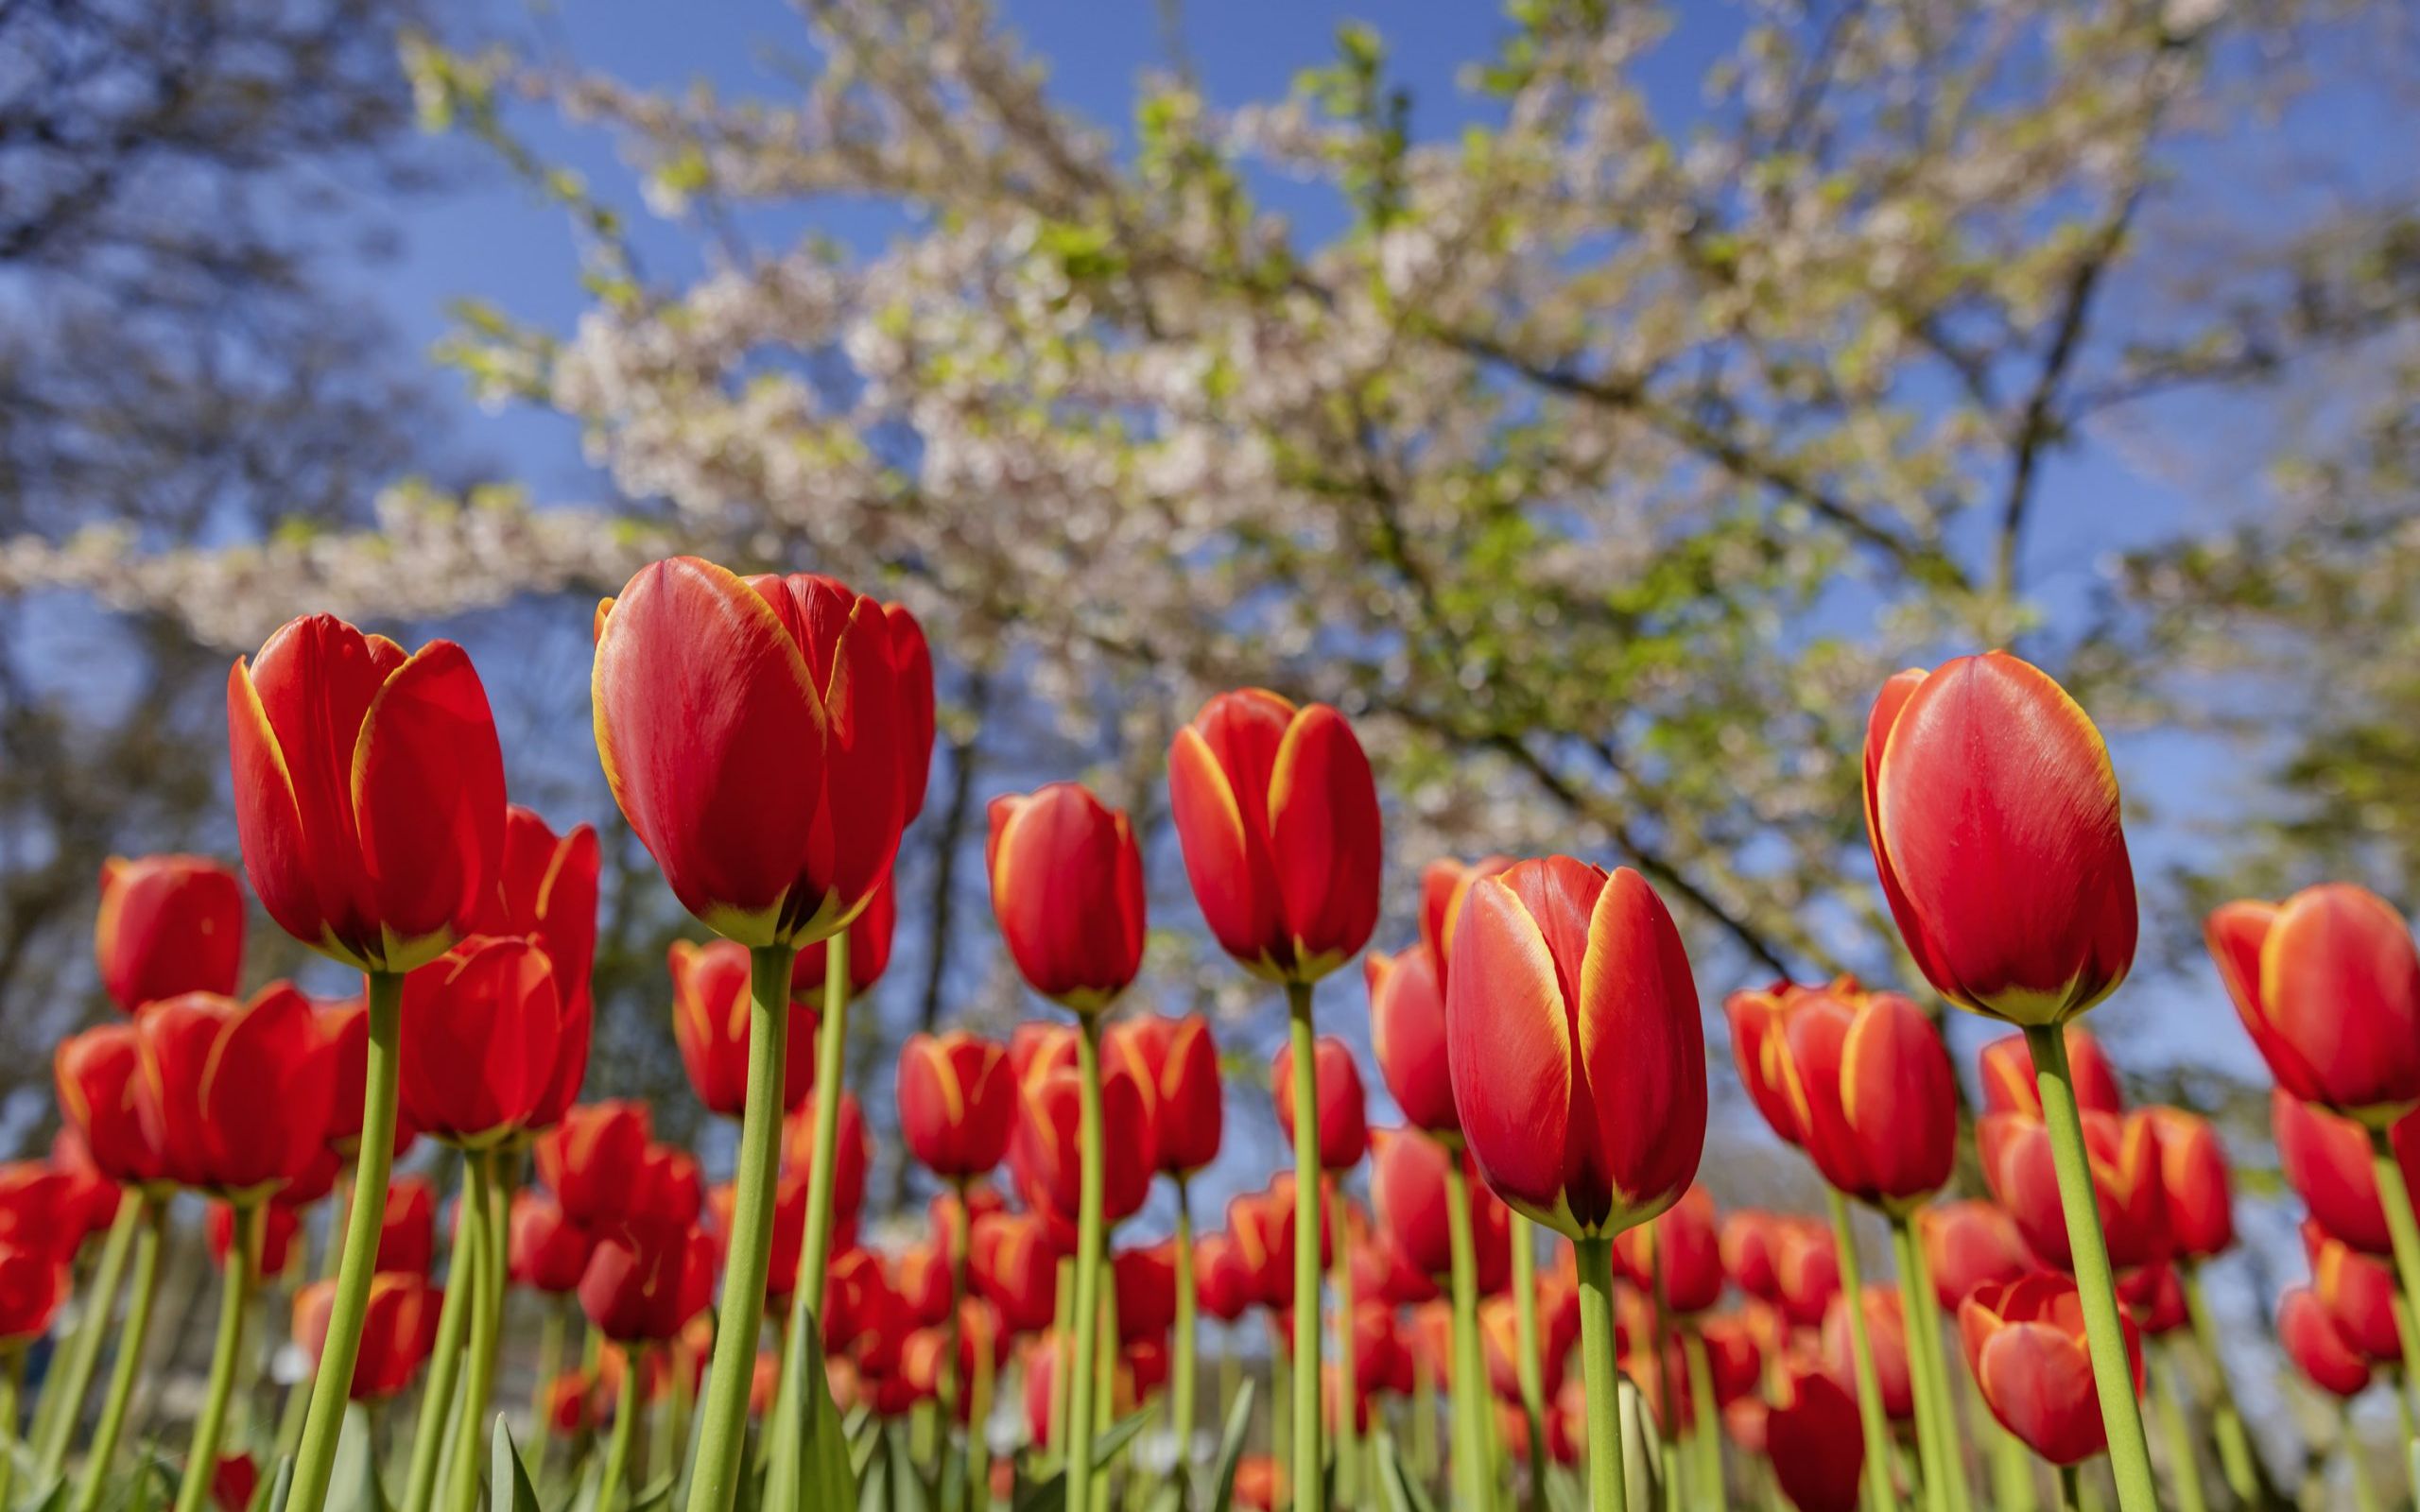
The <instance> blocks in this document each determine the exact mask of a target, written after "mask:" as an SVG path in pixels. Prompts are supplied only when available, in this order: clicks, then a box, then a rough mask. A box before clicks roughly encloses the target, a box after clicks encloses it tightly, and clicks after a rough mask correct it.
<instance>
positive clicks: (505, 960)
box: [398, 935, 563, 1149]
mask: <svg viewBox="0 0 2420 1512" xmlns="http://www.w3.org/2000/svg"><path fill="white" fill-rule="evenodd" d="M562 1023H563V1020H562V998H561V997H559V996H558V995H557V993H556V990H555V973H554V966H553V964H552V963H551V962H550V961H548V960H547V958H546V953H545V952H544V951H543V950H541V949H539V947H538V945H537V943H536V942H535V941H534V940H532V939H530V938H528V937H526V936H525V937H520V938H497V937H495V936H489V935H474V936H471V937H470V938H469V939H467V940H464V941H463V942H462V943H461V944H459V945H457V946H455V947H454V948H453V949H452V950H450V951H448V952H446V954H443V955H441V956H440V957H439V958H438V959H436V960H434V961H431V962H430V963H429V964H428V965H426V966H423V967H422V968H421V969H420V970H418V971H414V972H412V974H411V975H410V976H408V977H406V978H405V980H404V1014H403V1051H402V1062H403V1064H402V1070H401V1074H400V1075H399V1077H398V1090H399V1091H400V1093H401V1096H402V1100H403V1106H404V1108H406V1111H407V1112H408V1113H409V1115H410V1117H411V1121H412V1123H413V1124H414V1125H416V1126H417V1127H419V1128H420V1129H421V1130H422V1132H423V1133H425V1134H428V1135H429V1136H430V1137H432V1138H434V1139H439V1140H443V1141H444V1142H446V1143H449V1144H458V1145H460V1146H462V1147H463V1148H465V1149H485V1148H488V1147H489V1146H491V1145H493V1144H496V1143H500V1142H501V1141H503V1140H505V1139H507V1138H509V1137H510V1136H511V1135H513V1134H516V1133H518V1132H520V1131H521V1130H522V1129H524V1128H526V1127H527V1126H528V1123H529V1118H530V1115H531V1114H532V1113H534V1112H536V1111H537V1108H538V1105H539V1102H540V1100H541V1099H542V1098H544V1096H545V1095H546V1091H547V1089H548V1088H549V1087H550V1086H551V1085H553V1082H554V1075H555V1057H556V1056H557V1055H558V1054H559V1053H560V1052H561V1050H562Z"/></svg>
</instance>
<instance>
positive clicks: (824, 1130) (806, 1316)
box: [766, 929, 849, 1512]
mask: <svg viewBox="0 0 2420 1512" xmlns="http://www.w3.org/2000/svg"><path fill="white" fill-rule="evenodd" d="M788 990H789V988H788V986H787V983H786V984H784V987H783V993H784V995H785V998H787V993H788ZM848 1045H849V932H848V931H847V930H845V929H844V930H842V931H840V933H838V935H835V936H832V937H831V938H830V939H827V940H825V941H824V942H823V1014H822V1018H821V1022H819V1023H818V1024H817V1026H816V1032H815V1150H814V1153H813V1155H812V1156H811V1157H810V1159H809V1161H808V1165H807V1173H806V1232H805V1234H804V1236H803V1237H802V1239H801V1242H800V1244H799V1250H798V1280H796V1281H795V1282H794V1283H793V1284H792V1285H791V1288H790V1315H789V1318H788V1320H787V1328H786V1329H785V1330H784V1331H783V1334H782V1375H781V1380H780V1382H779V1383H777V1384H776V1385H775V1386H774V1388H773V1417H772V1420H773V1421H774V1422H777V1423H784V1424H787V1423H793V1422H796V1421H798V1420H799V1419H798V1417H797V1416H796V1414H797V1411H798V1405H797V1404H798V1403H799V1401H800V1400H801V1396H802V1394H803V1393H804V1392H805V1391H806V1390H807V1389H808V1388H809V1387H810V1386H811V1385H817V1384H818V1383H811V1382H809V1381H808V1380H807V1379H806V1374H805V1372H806V1331H807V1328H808V1326H809V1325H811V1324H812V1325H815V1326H816V1327H818V1328H820V1327H821V1317H820V1314H821V1313H822V1311H823V1276H824V1271H825V1269H826V1268H827V1266H828V1265H829V1264H830V1262H831V1257H832V1202H833V1195H832V1194H833V1182H834V1179H835V1177H834V1172H835V1171H836V1170H837V1168H838V1167H837V1161H838V1153H839V1152H838V1149H837V1148H836V1147H835V1146H837V1145H838V1143H839V1142H840V1076H841V1072H842V1069H843V1063H844V1061H845V1060H846V1058H847V1052H848ZM770 1436H771V1437H772V1440H773V1462H772V1472H771V1475H770V1477H769V1479H768V1481H767V1482H766V1501H767V1503H768V1504H769V1505H770V1506H771V1507H772V1508H774V1509H775V1512H789V1508H790V1503H792V1502H794V1501H795V1500H796V1499H797V1496H798V1490H799V1486H800V1485H801V1482H802V1480H803V1478H804V1474H805V1460H804V1454H805V1443H804V1435H799V1434H794V1433H777V1434H774V1435H770Z"/></svg>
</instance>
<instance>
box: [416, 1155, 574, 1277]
mask: <svg viewBox="0 0 2420 1512" xmlns="http://www.w3.org/2000/svg"><path fill="white" fill-rule="evenodd" d="M548 1205H549V1206H552V1204H548ZM436 1256H437V1188H436V1187H435V1186H433V1185H431V1184H430V1183H429V1180H428V1178H427V1177H420V1176H406V1177H396V1178H395V1180H394V1181H393V1182H392V1183H391V1184H390V1185H389V1187H388V1188H387V1208H386V1211H385V1212H384V1213H383V1214H382V1215H381V1217H380V1221H379V1226H378V1269H380V1270H381V1271H398V1272H404V1273H407V1274H410V1275H415V1276H425V1275H427V1274H428V1268H429V1265H430V1264H431V1263H433V1262H434V1261H435V1259H436Z"/></svg>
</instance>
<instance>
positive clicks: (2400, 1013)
mask: <svg viewBox="0 0 2420 1512" xmlns="http://www.w3.org/2000/svg"><path fill="white" fill-rule="evenodd" d="M2204 934H2205V935H2206V936H2207V937H2208V939H2209V945H2210V957H2211V959H2213V960H2215V961H2216V962H2218V966H2219V976H2220V978H2221V980H2223V981H2224V982H2225V983H2226V988H2227V994H2228V996H2230V997H2232V998H2234V999H2235V1005H2236V1012H2237V1013H2238V1014H2239V1015H2240V1016H2241V1017H2242V1019H2243V1025H2244V1027H2245V1028H2246V1029H2248V1030H2250V1031H2251V1032H2252V1042H2253V1043H2254V1044H2255V1045H2256V1046H2257V1047H2258V1048H2259V1051H2260V1056H2261V1058H2262V1059H2264V1060H2266V1061H2268V1062H2269V1070H2270V1073H2271V1074H2273V1075H2274V1076H2275V1077H2276V1078H2277V1085H2278V1086H2280V1087H2283V1088H2284V1089H2285V1090H2286V1091H2290V1092H2291V1093H2293V1094H2294V1095H2295V1096H2296V1097H2299V1098H2301V1099H2302V1100H2303V1101H2305V1102H2307V1103H2317V1104H2319V1105H2320V1106H2321V1107H2324V1108H2329V1109H2332V1110H2333V1111H2335V1112H2338V1113H2342V1114H2343V1115H2344V1116H2346V1117H2348V1118H2352V1119H2355V1120H2357V1121H2358V1122H2359V1123H2361V1124H2362V1125H2365V1126H2368V1127H2372V1128H2385V1127H2387V1126H2388V1125H2392V1124H2394V1122H2395V1121H2396V1120H2398V1119H2400V1118H2402V1117H2403V1116H2404V1115H2405V1114H2407V1113H2409V1112H2411V1110H2412V1109H2413V1108H2420V948H2415V947H2414V946H2413V944H2412V940H2411V926H2409V925H2408V924H2406V923H2405V922H2404V920H2403V916H2402V915H2400V914H2398V913H2396V912H2395V911H2394V908H2393V907H2392V906H2390V905H2389V904H2388V903H2387V902H2386V900H2384V899H2382V898H2380V897H2378V896H2377V894H2376V893H2373V892H2369V891H2367V890H2365V889H2363V888H2360V887H2356V886H2353V885H2350V884H2346V883H2331V884H2328V885H2325V886H2319V887H2307V888H2305V889H2304V890H2303V891H2301V892H2298V893H2296V894H2294V895H2293V896H2292V897H2291V898H2289V899H2287V900H2286V902H2284V903H2283V904H2282V905H2281V904H2275V903H2264V902H2232V903H2228V904H2226V905H2225V906H2224V907H2221V908H2220V909H2219V910H2218V911H2217V912H2215V913H2213V914H2211V915H2210V918H2209V921H2208V922H2207V924H2206V925H2205V926H2204Z"/></svg>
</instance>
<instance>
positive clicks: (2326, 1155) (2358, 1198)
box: [2269, 1087, 2420, 1255]
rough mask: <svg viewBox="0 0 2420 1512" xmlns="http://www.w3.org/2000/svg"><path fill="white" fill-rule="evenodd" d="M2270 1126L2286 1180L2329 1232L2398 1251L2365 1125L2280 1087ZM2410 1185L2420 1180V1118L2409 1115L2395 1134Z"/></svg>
mask: <svg viewBox="0 0 2420 1512" xmlns="http://www.w3.org/2000/svg"><path fill="white" fill-rule="evenodd" d="M2269 1121H2270V1127H2271V1129H2272V1130H2273V1132H2274V1133H2275V1135H2276V1137H2277V1163H2278V1164H2279V1166H2281V1167H2282V1168H2283V1169H2284V1172H2285V1177H2286V1184H2287V1185H2288V1186H2290V1187H2291V1188H2293V1189H2294V1193H2295V1194H2296V1195H2298V1196H2300V1197H2301V1198H2302V1199H2303V1203H2304V1205H2305V1206H2307V1207H2308V1208H2309V1209H2310V1215H2311V1217H2312V1218H2314V1219H2316V1220H2317V1221H2318V1222H2319V1224H2320V1226H2321V1227H2323V1228H2325V1229H2326V1230H2327V1231H2328V1232H2329V1233H2332V1234H2334V1235H2335V1236H2336V1237H2337V1238H2339V1239H2342V1240H2343V1241H2344V1242H2345V1243H2346V1244H2348V1245H2351V1246H2353V1247H2354V1248H2356V1249H2358V1250H2360V1251H2361V1252H2362V1253H2363V1254H2367V1255H2392V1254H2393V1253H2394V1236H2393V1235H2392V1234H2390V1233H2389V1232H2388V1231H2387V1224H2386V1210H2385V1209H2384V1208H2382V1207H2380V1206H2379V1205H2378V1177H2377V1167H2376V1166H2375V1165H2374V1164H2373V1163H2372V1161H2371V1157H2370V1138H2369V1135H2368V1134H2367V1133H2365V1132H2363V1130H2362V1128H2361V1125H2359V1124H2356V1123H2354V1122H2353V1121H2352V1120H2351V1119H2349V1118H2340V1117H2338V1116H2337V1115H2336V1114H2334V1113H2330V1112H2327V1111H2326V1110H2325V1109H2323V1108H2314V1107H2312V1106H2311V1105H2310V1104H2308V1103H2306V1102H2304V1101H2302V1100H2301V1099H2300V1098H2297V1097H2295V1096H2294V1095H2293V1094H2292V1093H2291V1092H2290V1091H2286V1090H2285V1089H2284V1088H2282V1087H2280V1088H2277V1089H2274V1090H2273V1091H2271V1093H2270V1094H2269ZM2390 1140H2391V1143H2392V1144H2393V1147H2394V1156H2395V1160H2396V1163H2398V1164H2399V1165H2401V1166H2402V1168H2403V1179H2404V1181H2405V1183H2406V1184H2407V1185H2409V1184H2411V1183H2414V1182H2420V1118H2405V1119H2403V1120H2402V1121H2400V1122H2398V1123H2397V1124H2396V1125H2394V1130H2393V1131H2392V1133H2391V1135H2390Z"/></svg>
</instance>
